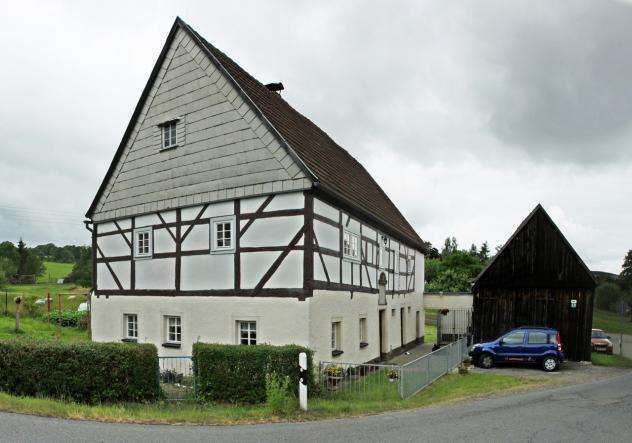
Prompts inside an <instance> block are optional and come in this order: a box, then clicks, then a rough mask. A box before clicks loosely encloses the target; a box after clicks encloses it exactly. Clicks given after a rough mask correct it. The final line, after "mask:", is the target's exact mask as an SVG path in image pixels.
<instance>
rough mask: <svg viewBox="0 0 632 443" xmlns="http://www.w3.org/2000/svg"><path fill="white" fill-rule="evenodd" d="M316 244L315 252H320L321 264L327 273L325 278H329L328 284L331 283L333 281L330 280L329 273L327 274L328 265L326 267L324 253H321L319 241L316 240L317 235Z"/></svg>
mask: <svg viewBox="0 0 632 443" xmlns="http://www.w3.org/2000/svg"><path fill="white" fill-rule="evenodd" d="M314 243H316V248H315V250H316V251H317V252H318V257H319V258H320V263H321V264H322V265H323V270H324V271H325V278H327V283H331V279H330V278H329V272H327V265H325V259H324V258H323V253H322V252H321V249H320V246H319V245H318V239H317V238H316V234H315V233H314Z"/></svg>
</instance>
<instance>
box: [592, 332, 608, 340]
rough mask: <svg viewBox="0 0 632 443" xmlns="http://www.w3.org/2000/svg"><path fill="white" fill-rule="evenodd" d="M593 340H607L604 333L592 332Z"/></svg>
mask: <svg viewBox="0 0 632 443" xmlns="http://www.w3.org/2000/svg"><path fill="white" fill-rule="evenodd" d="M592 338H606V334H604V332H603V331H595V330H593V331H592Z"/></svg>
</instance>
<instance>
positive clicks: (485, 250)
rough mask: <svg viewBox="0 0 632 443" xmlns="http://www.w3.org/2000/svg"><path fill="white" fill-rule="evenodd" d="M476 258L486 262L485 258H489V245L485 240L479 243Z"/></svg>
mask: <svg viewBox="0 0 632 443" xmlns="http://www.w3.org/2000/svg"><path fill="white" fill-rule="evenodd" d="M478 258H479V260H480V261H481V263H485V262H487V260H489V245H488V244H487V242H483V244H482V245H481V249H479V251H478Z"/></svg>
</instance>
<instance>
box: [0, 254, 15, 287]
mask: <svg viewBox="0 0 632 443" xmlns="http://www.w3.org/2000/svg"><path fill="white" fill-rule="evenodd" d="M15 271H16V268H15V266H14V265H13V263H12V262H11V260H9V259H8V258H6V257H2V256H0V287H3V286H4V285H6V284H7V283H8V282H9V279H10V278H11V276H12V275H14V274H15Z"/></svg>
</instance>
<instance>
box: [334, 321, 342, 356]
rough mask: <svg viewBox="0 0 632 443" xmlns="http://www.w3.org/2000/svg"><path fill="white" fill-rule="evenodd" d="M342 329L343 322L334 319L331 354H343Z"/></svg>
mask: <svg viewBox="0 0 632 443" xmlns="http://www.w3.org/2000/svg"><path fill="white" fill-rule="evenodd" d="M341 329H342V326H341V322H339V321H334V322H332V323H331V354H332V355H333V356H336V355H340V354H342V340H341V336H340V334H341Z"/></svg>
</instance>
